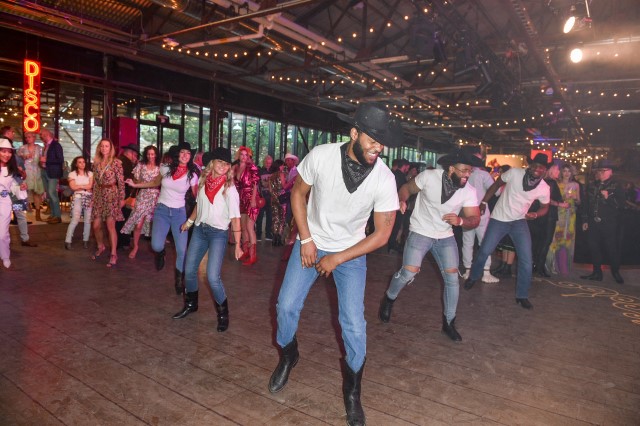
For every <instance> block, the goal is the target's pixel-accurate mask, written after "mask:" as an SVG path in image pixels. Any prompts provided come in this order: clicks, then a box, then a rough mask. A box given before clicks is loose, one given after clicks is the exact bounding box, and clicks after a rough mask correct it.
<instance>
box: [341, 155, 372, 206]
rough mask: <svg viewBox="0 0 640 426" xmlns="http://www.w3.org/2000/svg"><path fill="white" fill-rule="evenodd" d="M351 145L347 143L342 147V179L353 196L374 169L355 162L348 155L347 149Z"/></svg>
mask: <svg viewBox="0 0 640 426" xmlns="http://www.w3.org/2000/svg"><path fill="white" fill-rule="evenodd" d="M348 146H349V144H348V143H345V144H343V145H342V146H341V147H340V152H341V153H342V179H343V180H344V184H345V185H346V186H347V191H349V194H353V193H354V192H355V191H356V190H357V189H358V187H359V186H360V184H361V183H362V182H364V180H365V179H366V178H367V176H369V173H371V170H373V167H366V166H363V165H362V164H360V163H358V162H357V161H353V160H352V159H351V157H349V155H347V148H348Z"/></svg>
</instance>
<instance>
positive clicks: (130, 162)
mask: <svg viewBox="0 0 640 426" xmlns="http://www.w3.org/2000/svg"><path fill="white" fill-rule="evenodd" d="M139 158H140V147H139V146H138V145H136V144H134V143H130V144H128V145H124V146H121V147H120V155H119V156H118V159H119V160H120V161H121V162H122V173H123V176H124V179H125V180H127V179H133V168H134V167H135V166H136V164H137V163H138V159H139ZM133 191H134V189H133V188H132V187H130V186H129V185H125V188H124V198H125V200H126V199H127V198H129V197H130V196H131V193H132V192H133ZM130 214H131V208H129V207H128V206H124V207H123V208H122V216H124V220H123V221H122V222H116V231H117V232H118V248H121V247H125V248H126V247H129V245H130V244H131V234H123V233H121V232H120V231H121V230H122V227H123V226H124V224H125V222H126V221H127V219H129V215H130Z"/></svg>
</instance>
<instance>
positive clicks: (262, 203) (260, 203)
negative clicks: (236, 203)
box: [256, 193, 267, 209]
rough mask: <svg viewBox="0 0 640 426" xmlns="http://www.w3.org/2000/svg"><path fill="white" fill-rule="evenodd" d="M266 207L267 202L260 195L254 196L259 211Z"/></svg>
mask: <svg viewBox="0 0 640 426" xmlns="http://www.w3.org/2000/svg"><path fill="white" fill-rule="evenodd" d="M266 205H267V200H265V199H264V197H263V196H262V195H261V194H260V193H258V194H256V207H257V208H259V209H261V208H263V207H264V206H266Z"/></svg>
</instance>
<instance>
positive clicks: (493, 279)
mask: <svg viewBox="0 0 640 426" xmlns="http://www.w3.org/2000/svg"><path fill="white" fill-rule="evenodd" d="M482 282H483V283H488V284H495V283H499V282H500V280H499V279H498V278H496V277H494V276H493V275H491V272H489V271H484V274H483V275H482Z"/></svg>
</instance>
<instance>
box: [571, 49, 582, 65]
mask: <svg viewBox="0 0 640 426" xmlns="http://www.w3.org/2000/svg"><path fill="white" fill-rule="evenodd" d="M569 57H570V58H571V62H573V63H574V64H577V63H578V62H580V61H581V60H582V49H580V48H575V49H573V50H572V51H571V54H570V55H569Z"/></svg>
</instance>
